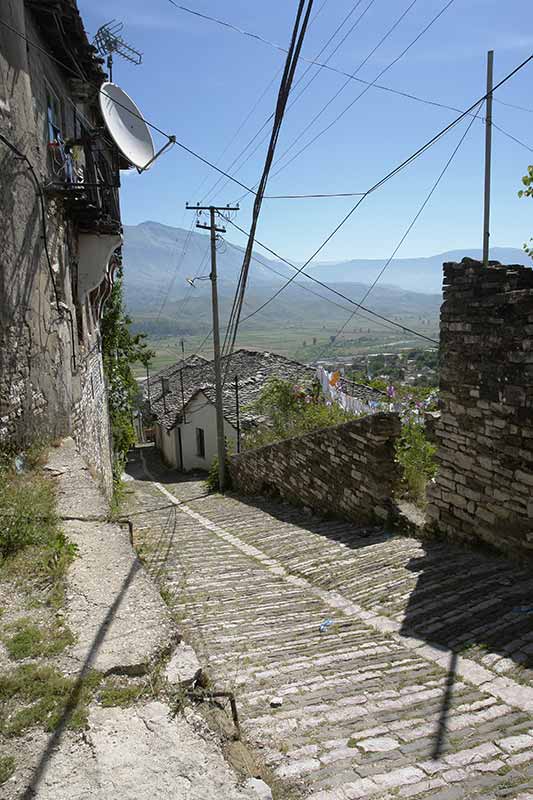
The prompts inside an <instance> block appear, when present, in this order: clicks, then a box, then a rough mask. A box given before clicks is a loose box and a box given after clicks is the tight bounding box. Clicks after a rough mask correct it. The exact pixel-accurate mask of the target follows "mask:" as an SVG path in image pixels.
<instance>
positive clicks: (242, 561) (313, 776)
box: [129, 449, 533, 800]
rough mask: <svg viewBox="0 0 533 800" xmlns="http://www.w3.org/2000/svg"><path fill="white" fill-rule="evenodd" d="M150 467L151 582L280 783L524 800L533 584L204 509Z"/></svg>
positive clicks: (391, 540)
mask: <svg viewBox="0 0 533 800" xmlns="http://www.w3.org/2000/svg"><path fill="white" fill-rule="evenodd" d="M142 455H143V460H144V464H143V462H142V461H141V460H140V459H139V460H137V461H134V462H133V463H132V464H131V465H130V469H129V472H130V474H131V475H132V476H133V477H134V478H135V481H134V483H132V484H130V485H132V486H134V487H135V499H134V502H133V507H132V515H133V517H132V518H133V519H134V525H135V529H136V531H137V536H138V537H139V539H140V540H141V541H142V542H144V544H145V546H146V547H147V551H146V552H147V554H148V562H149V570H150V571H151V573H152V574H153V575H154V576H156V577H157V575H158V574H161V570H162V569H166V570H167V573H168V578H169V579H170V582H171V584H172V586H173V588H174V590H175V592H176V594H177V595H178V598H179V609H180V613H181V614H182V617H183V626H184V630H185V632H186V633H187V636H188V638H189V640H190V641H191V643H193V644H194V646H195V647H196V649H197V650H198V652H199V655H200V660H201V661H202V662H203V663H204V664H206V665H207V668H208V669H210V670H211V672H212V674H213V677H214V678H215V679H216V681H217V682H218V683H220V684H221V685H225V686H226V687H229V688H233V689H234V690H235V692H236V695H237V700H238V706H239V713H240V716H241V723H242V726H243V729H244V731H245V733H246V735H247V737H248V738H249V739H250V740H252V741H253V742H255V743H256V744H257V745H258V746H260V747H262V750H263V753H264V757H265V760H266V761H267V762H268V763H269V764H270V766H271V767H272V768H273V769H274V770H275V771H276V773H277V774H278V775H279V776H280V777H284V778H286V779H287V780H288V781H291V782H294V781H296V782H297V783H298V785H300V786H301V787H302V794H303V796H305V797H309V798H313V800H337V799H338V800H352V798H359V797H376V798H380V799H381V798H389V797H390V798H393V797H417V798H429V797H431V798H438V800H454V798H469V797H472V798H477V797H479V798H491V797H510V798H516V799H518V798H522V800H523V799H524V798H526V797H531V798H533V686H532V684H531V666H532V661H531V648H530V644H531V642H532V641H533V636H532V633H533V615H531V614H529V613H527V609H528V607H529V606H530V605H531V596H532V595H531V592H532V588H533V574H532V572H531V570H528V569H526V568H525V567H518V566H515V565H512V564H511V563H510V562H508V561H506V560H504V559H500V558H494V557H488V556H486V555H482V554H479V553H474V552H472V551H468V550H461V549H458V548H454V547H452V546H450V545H444V544H432V545H429V544H426V545H422V544H421V543H420V542H418V541H416V540H414V539H409V538H400V537H393V536H390V535H388V534H387V533H386V532H383V531H378V530H370V531H369V530H361V529H359V530H358V529H357V528H356V527H355V526H354V525H351V524H349V523H344V522H342V521H341V522H339V521H338V520H337V521H335V520H333V521H331V520H330V521H325V520H320V519H317V518H315V517H312V516H310V515H307V514H306V513H305V512H304V511H303V510H300V509H295V508H292V507H289V506H286V505H282V504H276V503H274V502H272V501H270V500H265V499H257V500H255V501H250V499H247V500H246V501H244V500H242V499H239V498H235V497H228V496H227V497H221V496H219V495H209V496H205V487H204V484H203V483H202V482H201V481H194V480H189V481H185V482H178V480H177V476H176V473H172V472H167V471H165V470H164V469H163V468H161V467H160V465H158V463H157V461H156V460H155V458H154V454H153V452H152V451H150V450H149V449H144V450H143V451H142ZM145 467H147V469H148V472H146V471H145ZM150 477H151V478H152V480H149V478H150ZM147 478H148V479H147ZM326 619H331V620H332V621H333V624H332V625H331V626H330V627H329V628H328V629H327V631H326V632H324V633H321V632H320V630H319V626H320V624H321V623H322V622H323V621H324V620H326ZM528 648H529V650H528ZM273 706H275V707H273Z"/></svg>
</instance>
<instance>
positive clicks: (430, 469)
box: [396, 420, 437, 508]
mask: <svg viewBox="0 0 533 800" xmlns="http://www.w3.org/2000/svg"><path fill="white" fill-rule="evenodd" d="M436 452H437V448H436V447H435V445H433V444H431V442H429V441H428V440H427V438H426V434H425V432H424V428H423V426H422V425H420V424H418V423H417V422H415V421H412V420H410V421H408V422H406V423H405V424H404V425H403V426H402V431H401V434H400V436H399V438H398V440H397V443H396V461H397V462H398V464H399V465H400V466H401V468H402V471H403V479H402V489H403V492H404V493H405V495H406V496H407V498H408V499H409V500H412V502H413V503H415V504H416V505H417V506H419V507H421V508H424V507H425V505H426V487H427V485H428V483H429V481H430V480H431V479H432V478H434V477H435V475H436V472H437V464H436V461H435V453H436Z"/></svg>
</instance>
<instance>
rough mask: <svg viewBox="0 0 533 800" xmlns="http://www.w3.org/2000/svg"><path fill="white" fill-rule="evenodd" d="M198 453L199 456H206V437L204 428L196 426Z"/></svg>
mask: <svg viewBox="0 0 533 800" xmlns="http://www.w3.org/2000/svg"><path fill="white" fill-rule="evenodd" d="M196 455H197V456H198V457H199V458H205V437H204V429H203V428H196Z"/></svg>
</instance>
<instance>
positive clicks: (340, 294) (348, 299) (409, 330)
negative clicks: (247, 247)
mask: <svg viewBox="0 0 533 800" xmlns="http://www.w3.org/2000/svg"><path fill="white" fill-rule="evenodd" d="M222 216H223V218H224V219H225V220H226V222H229V224H230V225H232V226H233V227H234V228H236V229H237V230H238V231H240V232H241V233H243V234H244V235H245V236H248V231H245V230H244V228H241V227H240V226H239V225H237V223H236V222H234V221H233V220H231V219H230V218H229V217H226V216H224V215H222ZM255 242H256V244H258V245H259V247H262V248H263V250H266V251H267V252H268V253H270V254H271V255H273V256H274V258H277V259H279V261H282V262H283V263H284V264H287V266H289V267H291V269H293V270H296V272H297V273H298V274H299V275H304V276H305V277H306V278H308V279H309V280H310V281H313V283H316V284H317V285H318V286H322V287H323V288H324V289H327V290H328V291H329V292H331V293H332V294H335V295H337V297H341V298H342V299H343V300H346V302H347V303H350V304H351V305H353V306H357V307H358V308H359V307H361V308H362V309H363V311H366V312H367V314H370V315H371V316H373V317H376V318H377V319H381V320H383V321H384V322H389V323H390V324H391V325H394V326H396V327H399V328H401V329H402V330H403V331H406V332H407V333H412V334H413V335H414V336H418V337H420V338H421V339H426V340H427V341H428V342H433V344H438V342H437V341H436V340H435V339H431V338H430V337H429V336H426V335H425V334H423V333H420V332H419V331H415V330H413V329H412V328H408V327H406V326H405V325H401V324H400V323H398V322H394V320H392V319H388V317H384V316H383V315H382V314H378V313H377V312H376V311H373V310H372V309H370V308H365V307H364V306H361V304H360V303H357V302H356V301H355V300H352V298H351V297H348V296H347V295H345V294H343V292H339V291H338V289H334V288H333V286H329V285H328V284H327V283H325V282H324V281H321V280H319V279H318V278H315V276H314V275H311V274H310V273H309V272H305V271H304V270H303V268H302V269H300V268H299V267H297V266H295V265H294V264H292V263H291V262H290V261H288V260H287V259H286V258H284V257H283V256H280V255H279V253H276V251H275V250H272V248H270V247H268V245H266V244H264V243H263V242H260V241H259V239H256V240H255ZM283 277H285V276H283ZM295 277H296V276H295ZM291 282H292V279H291ZM324 299H325V298H324ZM257 311H258V310H257V309H256V310H255V311H254V312H253V313H252V314H250V315H249V316H248V317H245V318H244V319H243V322H246V320H248V319H249V318H250V317H252V316H254V315H255V314H256V313H257Z"/></svg>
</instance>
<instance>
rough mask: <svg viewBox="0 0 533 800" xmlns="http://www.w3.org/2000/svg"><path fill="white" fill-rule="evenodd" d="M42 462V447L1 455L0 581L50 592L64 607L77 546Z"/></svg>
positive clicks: (52, 599)
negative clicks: (63, 520) (59, 514)
mask: <svg viewBox="0 0 533 800" xmlns="http://www.w3.org/2000/svg"><path fill="white" fill-rule="evenodd" d="M43 458H44V455H43V449H42V447H41V446H40V445H39V446H37V445H35V446H34V447H33V448H29V449H28V450H27V451H25V453H24V454H19V455H17V456H13V454H11V453H7V452H6V451H5V450H4V451H1V452H0V577H6V578H7V579H8V580H9V579H12V580H15V581H16V582H17V583H19V584H22V586H23V588H24V589H25V590H28V591H29V589H30V585H38V586H39V588H41V589H42V588H43V587H44V588H46V590H47V592H48V601H49V603H50V605H52V606H53V607H54V608H59V607H60V606H61V605H62V604H63V599H64V597H63V595H64V588H65V586H64V579H65V574H66V571H67V569H68V566H69V564H70V563H71V562H72V560H73V559H74V558H75V556H76V552H77V548H76V546H75V545H74V544H73V543H72V542H69V540H68V539H67V537H66V536H65V534H64V533H63V531H62V530H61V528H60V527H59V520H58V517H57V514H56V510H55V502H56V500H55V492H54V485H53V483H52V480H51V479H50V478H49V477H48V476H47V475H45V474H43V472H42V471H41V469H40V466H41V462H42V460H43ZM17 469H18V471H17Z"/></svg>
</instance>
